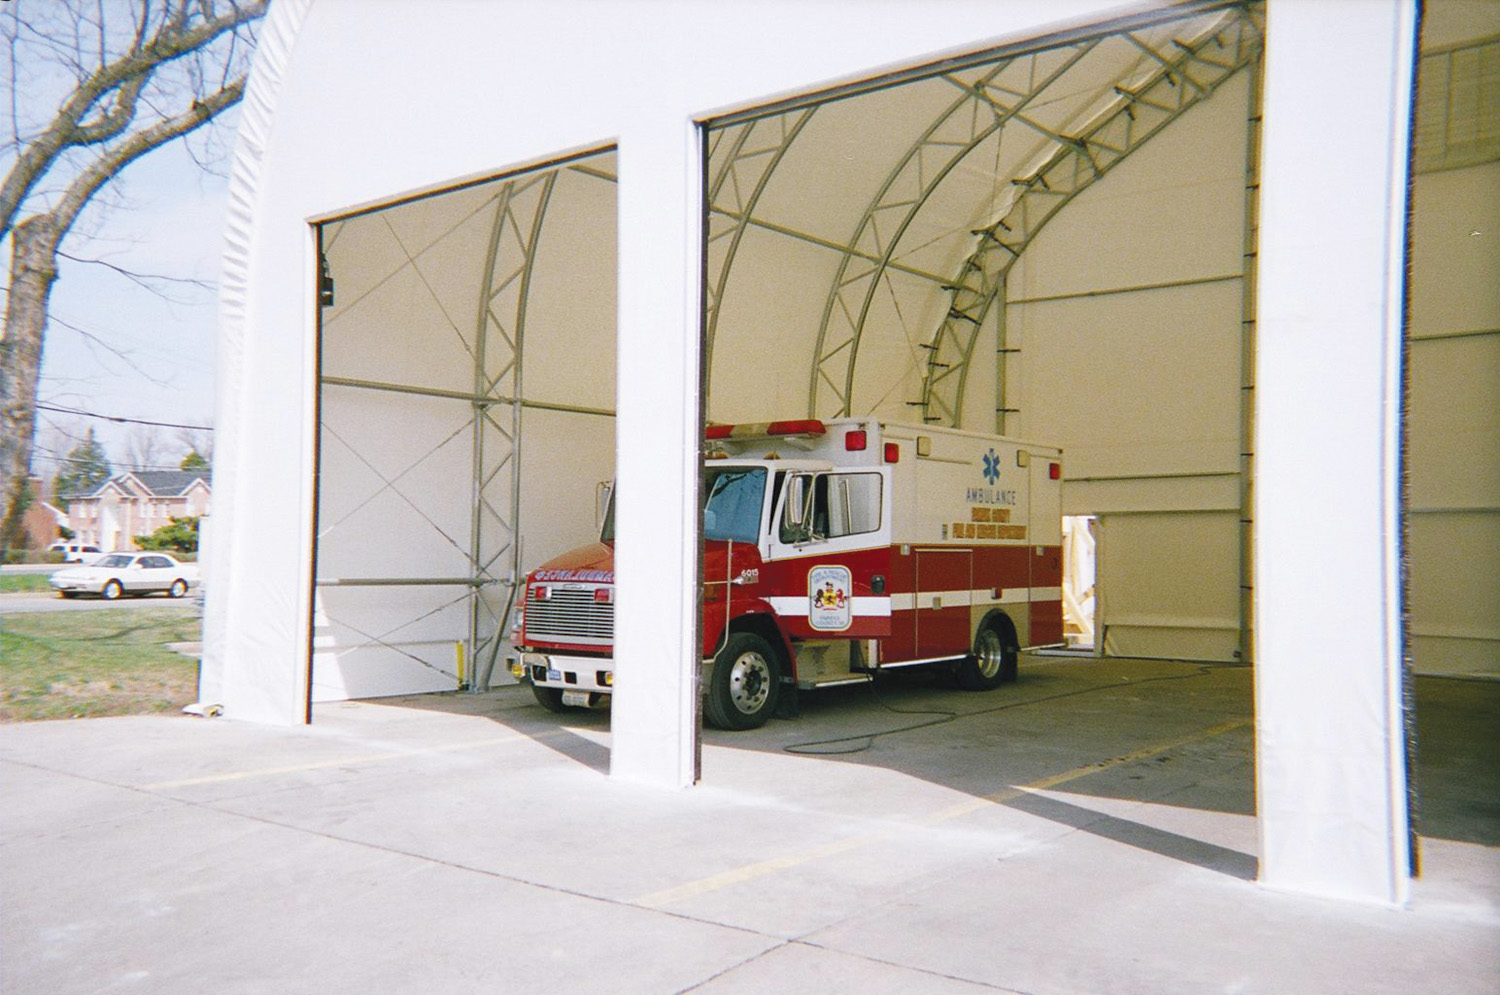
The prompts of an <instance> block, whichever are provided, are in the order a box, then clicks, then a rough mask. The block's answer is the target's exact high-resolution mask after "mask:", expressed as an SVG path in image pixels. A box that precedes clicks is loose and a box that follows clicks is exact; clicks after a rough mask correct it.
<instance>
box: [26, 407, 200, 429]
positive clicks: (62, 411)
mask: <svg viewBox="0 0 1500 995" xmlns="http://www.w3.org/2000/svg"><path fill="white" fill-rule="evenodd" d="M36 409H37V410H38V411H51V412H53V413H54V414H59V415H78V416H79V417H80V418H98V419H99V420H100V421H112V422H126V423H129V424H131V425H155V426H157V427H158V428H185V429H189V430H190V431H193V432H212V431H213V430H214V429H213V426H212V425H179V424H178V423H176V422H169V421H149V420H147V419H145V418H122V417H119V416H117V415H101V414H95V413H94V412H92V411H83V410H80V409H78V408H57V407H53V406H52V405H50V404H38V405H37V406H36Z"/></svg>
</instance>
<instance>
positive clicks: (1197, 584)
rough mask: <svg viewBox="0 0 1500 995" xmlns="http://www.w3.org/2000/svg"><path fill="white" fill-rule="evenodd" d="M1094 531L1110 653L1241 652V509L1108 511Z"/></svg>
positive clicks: (1102, 630) (1224, 655) (1219, 655)
mask: <svg viewBox="0 0 1500 995" xmlns="http://www.w3.org/2000/svg"><path fill="white" fill-rule="evenodd" d="M1095 534H1096V536H1097V539H1098V560H1097V563H1098V567H1097V575H1096V580H1095V588H1096V590H1097V591H1098V592H1099V614H1098V616H1097V617H1098V618H1099V620H1100V622H1099V630H1098V632H1099V635H1098V636H1097V637H1096V638H1102V641H1103V650H1104V653H1105V654H1106V655H1108V656H1148V657H1167V658H1172V659H1184V660H1220V661H1224V660H1234V659H1236V658H1237V655H1238V652H1239V583H1240V578H1239V513H1238V512H1222V511H1219V512H1215V511H1206V512H1205V511H1191V512H1182V513H1174V512H1167V513H1155V514H1105V515H1100V516H1099V519H1098V522H1097V525H1096V533H1095Z"/></svg>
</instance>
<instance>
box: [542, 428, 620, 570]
mask: <svg viewBox="0 0 1500 995" xmlns="http://www.w3.org/2000/svg"><path fill="white" fill-rule="evenodd" d="M524 425H525V429H524V432H525V434H524V436H523V438H522V440H521V528H522V532H521V554H522V555H521V559H522V563H521V566H522V569H523V570H526V571H530V570H533V569H535V568H536V567H538V566H541V565H542V564H543V563H545V562H546V561H548V560H550V559H552V558H553V557H554V556H558V555H559V554H562V553H566V552H567V551H568V550H570V549H575V548H577V547H579V546H582V545H585V544H586V543H590V542H593V541H594V540H595V539H597V538H598V536H599V529H598V523H597V522H596V520H595V519H596V514H595V502H596V496H597V495H598V490H597V485H598V484H599V483H601V482H607V481H611V480H613V479H614V476H615V419H613V418H603V417H600V416H598V415H582V414H574V413H571V412H561V411H547V410H544V409H538V408H529V409H527V411H526V413H525V416H524Z"/></svg>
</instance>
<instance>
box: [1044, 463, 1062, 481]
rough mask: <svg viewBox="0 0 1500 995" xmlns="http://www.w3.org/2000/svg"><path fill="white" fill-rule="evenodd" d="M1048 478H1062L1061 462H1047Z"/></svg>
mask: <svg viewBox="0 0 1500 995" xmlns="http://www.w3.org/2000/svg"><path fill="white" fill-rule="evenodd" d="M1047 478H1048V479H1049V480H1061V479H1062V464H1061V463H1048V464H1047Z"/></svg>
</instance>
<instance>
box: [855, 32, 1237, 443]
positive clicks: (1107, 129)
mask: <svg viewBox="0 0 1500 995" xmlns="http://www.w3.org/2000/svg"><path fill="white" fill-rule="evenodd" d="M1125 37H1126V38H1127V39H1128V40H1129V41H1130V42H1131V43H1133V44H1134V45H1136V46H1137V47H1139V48H1140V49H1141V50H1142V51H1143V52H1144V53H1146V54H1147V55H1148V56H1149V57H1150V58H1151V59H1152V60H1153V61H1154V62H1156V63H1157V69H1156V71H1155V72H1154V73H1153V74H1152V75H1151V76H1150V77H1149V78H1147V79H1146V80H1145V81H1144V82H1142V83H1141V84H1139V85H1137V86H1136V87H1134V88H1126V87H1123V86H1116V87H1115V88H1114V91H1115V94H1116V95H1117V99H1116V100H1115V101H1114V103H1113V105H1112V106H1111V107H1110V108H1109V110H1108V111H1106V112H1105V113H1104V114H1103V115H1101V116H1100V117H1099V118H1097V119H1096V121H1095V122H1094V123H1093V124H1092V125H1090V126H1089V127H1087V128H1086V129H1085V130H1083V131H1081V132H1080V133H1078V134H1076V135H1067V134H1062V133H1057V134H1052V135H1049V136H1048V137H1049V138H1050V140H1051V143H1052V145H1053V149H1052V151H1051V153H1050V154H1049V155H1048V156H1047V157H1046V158H1045V159H1044V160H1043V161H1042V162H1041V163H1040V164H1039V165H1038V166H1037V167H1036V168H1035V169H1034V170H1033V171H1031V173H1030V174H1029V175H1027V176H1026V177H1024V178H1020V179H1017V180H1015V181H1014V182H1015V184H1016V186H1017V196H1016V198H1015V200H1014V202H1013V203H1012V205H1011V207H1010V209H1009V210H1008V211H1007V212H1006V213H1005V215H1004V216H1003V217H1001V218H1000V219H999V220H997V221H995V222H994V223H993V224H991V225H988V226H986V227H984V228H981V229H979V230H977V231H975V232H974V235H975V238H976V242H975V246H974V250H973V251H972V252H971V253H970V254H969V256H968V258H967V259H965V260H964V262H963V264H962V266H960V267H959V270H958V272H957V274H956V275H955V276H954V278H953V280H952V282H951V284H950V285H949V288H948V289H949V293H950V295H951V297H950V301H949V306H948V310H947V314H946V316H945V317H944V318H943V321H942V324H941V325H940V326H939V327H938V329H937V332H936V333H935V334H934V335H933V338H932V341H931V342H930V343H929V344H928V345H927V347H926V348H927V351H928V359H927V370H926V375H925V376H924V377H923V380H922V397H921V400H920V401H919V402H917V404H918V405H919V406H920V408H921V414H922V419H923V421H925V422H932V423H938V424H943V425H949V426H952V427H955V428H957V427H960V426H961V424H962V420H963V402H964V387H965V384H966V382H967V379H968V373H969V366H970V359H971V358H972V357H973V354H974V346H975V343H976V342H977V341H978V339H979V333H980V330H981V329H982V328H983V327H984V324H985V320H986V318H987V317H988V315H989V313H990V311H991V309H992V308H994V306H995V304H996V302H997V301H1001V309H1002V310H1003V307H1004V305H1003V297H1004V292H1005V283H1006V279H1007V277H1008V276H1009V274H1010V270H1011V267H1013V266H1014V265H1015V263H1016V260H1017V259H1019V258H1020V257H1021V254H1022V253H1023V252H1025V251H1026V248H1027V247H1028V246H1029V245H1030V244H1031V243H1032V241H1033V240H1034V239H1035V238H1036V236H1037V234H1038V233H1039V232H1040V231H1041V230H1042V228H1043V227H1045V226H1046V224H1047V222H1048V221H1050V220H1051V219H1052V218H1054V217H1056V216H1057V213H1058V212H1059V211H1060V210H1061V209H1062V208H1063V207H1064V206H1065V205H1066V204H1067V203H1068V202H1069V201H1071V200H1072V199H1073V198H1074V197H1076V196H1078V194H1080V193H1082V192H1083V191H1084V190H1085V189H1087V188H1088V187H1090V186H1091V185H1093V184H1094V183H1095V182H1097V181H1098V180H1100V179H1103V178H1104V176H1105V175H1106V174H1107V173H1108V172H1109V171H1110V170H1111V169H1113V168H1114V167H1115V166H1117V165H1119V164H1120V163H1121V162H1122V161H1124V160H1125V159H1126V158H1127V157H1128V156H1129V155H1130V154H1131V153H1132V152H1134V151H1136V150H1137V149H1139V148H1140V147H1141V146H1142V145H1144V144H1145V143H1146V142H1147V141H1149V140H1150V139H1151V138H1152V136H1154V135H1156V134H1158V133H1159V132H1160V131H1161V130H1162V129H1163V128H1165V127H1166V126H1167V125H1168V124H1170V123H1171V122H1173V121H1175V120H1176V119H1177V118H1179V117H1181V116H1182V115H1183V114H1184V113H1186V112H1187V111H1188V110H1189V109H1191V108H1192V107H1194V106H1196V105H1197V104H1199V103H1201V102H1202V101H1204V100H1206V99H1208V98H1209V97H1210V96H1212V95H1213V93H1214V91H1215V90H1216V89H1217V88H1218V87H1219V86H1220V85H1222V84H1223V83H1224V82H1225V81H1226V80H1228V79H1229V78H1230V77H1232V76H1234V75H1235V74H1236V73H1238V72H1239V71H1240V70H1242V69H1244V68H1245V67H1246V66H1248V65H1250V64H1251V63H1252V62H1253V61H1254V60H1255V59H1256V57H1257V56H1258V55H1259V53H1260V50H1261V43H1262V31H1261V27H1260V24H1259V23H1258V21H1257V18H1256V15H1255V13H1254V12H1252V11H1250V10H1245V9H1241V10H1237V11H1234V12H1232V14H1231V18H1230V20H1229V22H1228V23H1226V24H1224V25H1222V26H1221V27H1220V28H1219V29H1218V30H1216V31H1215V32H1213V34H1211V35H1210V36H1209V37H1207V38H1204V39H1201V40H1199V41H1197V42H1195V43H1193V44H1188V43H1185V42H1181V41H1174V42H1173V43H1172V47H1171V48H1170V49H1169V50H1167V51H1161V50H1158V49H1156V48H1153V47H1152V46H1150V45H1148V44H1147V43H1146V42H1145V41H1143V40H1142V39H1140V38H1139V37H1137V36H1136V35H1132V34H1127V35H1126V36H1125ZM1001 324H1002V327H1003V321H1002V322H1001ZM997 348H998V350H999V352H1000V354H1001V360H1002V362H1001V364H1000V373H999V378H1000V380H999V384H998V385H997V390H998V393H997V398H996V400H997V404H996V409H997V415H998V416H999V417H997V418H996V430H997V431H1003V428H1004V420H1003V414H1004V411H1005V401H1004V397H1003V394H1004V362H1003V360H1004V357H1005V355H1006V354H1007V352H1008V351H1009V350H1007V349H1006V348H1005V343H1004V342H1003V341H1001V342H999V343H998V344H997ZM852 365H853V364H852V361H851V367H852ZM850 375H851V376H852V370H851V374H850Z"/></svg>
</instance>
